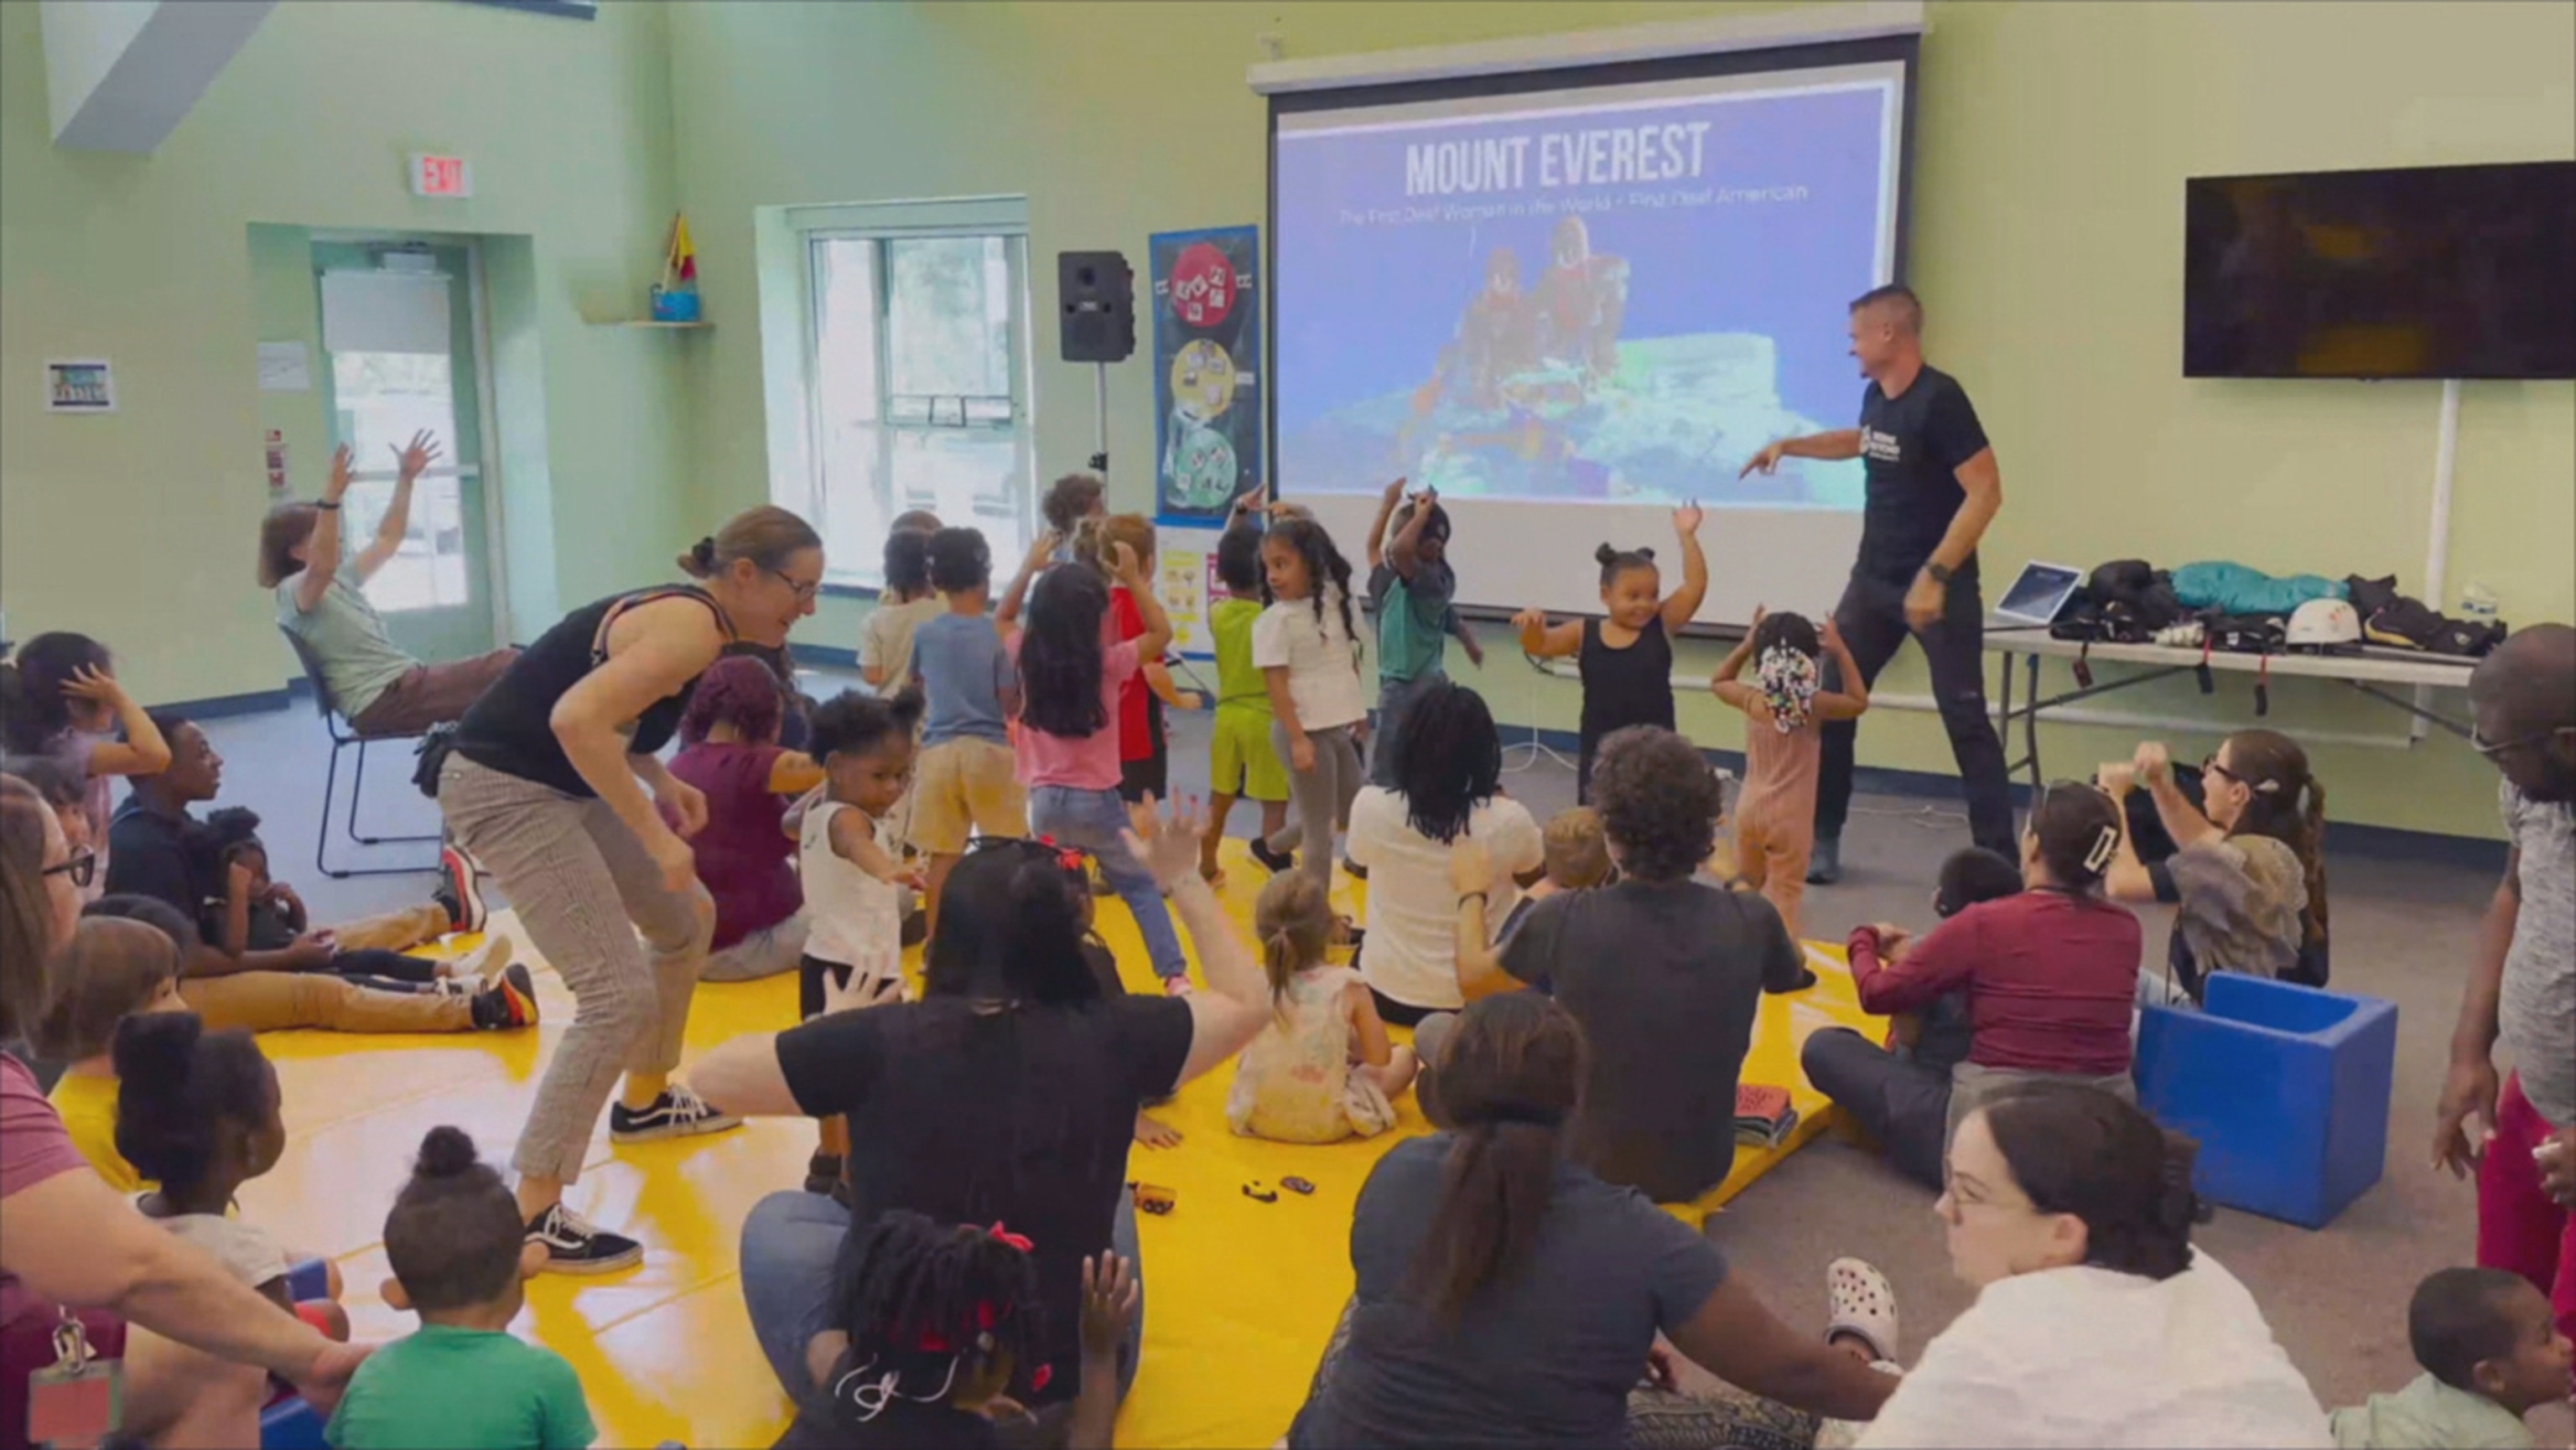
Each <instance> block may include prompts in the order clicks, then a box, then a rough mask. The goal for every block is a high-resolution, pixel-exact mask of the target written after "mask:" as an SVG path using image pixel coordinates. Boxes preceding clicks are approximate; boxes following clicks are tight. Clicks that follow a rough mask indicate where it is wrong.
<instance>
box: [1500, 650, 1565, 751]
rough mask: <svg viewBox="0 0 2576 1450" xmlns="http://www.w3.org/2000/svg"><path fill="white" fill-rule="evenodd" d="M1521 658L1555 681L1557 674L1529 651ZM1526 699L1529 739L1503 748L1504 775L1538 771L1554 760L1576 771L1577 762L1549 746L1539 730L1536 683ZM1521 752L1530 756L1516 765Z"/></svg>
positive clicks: (1532, 667)
mask: <svg viewBox="0 0 2576 1450" xmlns="http://www.w3.org/2000/svg"><path fill="white" fill-rule="evenodd" d="M1521 658H1522V659H1524V660H1527V661H1528V662H1529V667H1530V668H1531V669H1533V670H1536V671H1537V672H1538V673H1539V674H1541V675H1543V676H1546V677H1547V678H1549V679H1554V678H1555V677H1556V676H1555V673H1554V672H1553V671H1551V670H1550V669H1548V667H1547V665H1546V664H1545V663H1544V662H1542V661H1541V660H1540V659H1539V657H1538V656H1536V655H1534V654H1531V653H1530V652H1529V651H1527V650H1523V651H1521ZM1526 698H1527V699H1528V702H1529V719H1530V727H1529V739H1527V740H1522V741H1517V742H1514V743H1512V744H1508V745H1505V746H1504V747H1503V774H1505V775H1519V774H1521V773H1522V772H1524V771H1530V770H1536V769H1538V763H1539V762H1540V761H1542V760H1552V761H1554V762H1556V763H1557V764H1558V765H1560V766H1562V767H1564V768H1565V769H1567V770H1573V769H1575V768H1576V767H1575V762H1573V761H1571V760H1569V759H1567V758H1566V757H1565V756H1564V755H1563V754H1561V753H1560V752H1559V751H1558V750H1557V749H1556V748H1555V747H1554V746H1552V745H1549V744H1548V743H1547V739H1546V736H1545V735H1544V734H1543V733H1542V732H1541V731H1540V730H1539V727H1538V686H1537V685H1536V684H1535V683H1533V684H1532V685H1531V686H1530V687H1529V694H1528V696H1527V697H1526ZM1521 750H1526V751H1528V752H1529V754H1528V756H1527V757H1526V758H1524V759H1522V760H1521V761H1519V762H1518V763H1517V764H1515V763H1514V762H1513V760H1512V754H1513V752H1515V751H1521Z"/></svg>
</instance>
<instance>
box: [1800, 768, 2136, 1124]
mask: <svg viewBox="0 0 2576 1450" xmlns="http://www.w3.org/2000/svg"><path fill="white" fill-rule="evenodd" d="M2119 846H2120V819H2119V808H2118V807H2117V806H2116V805H2114V804H2113V803H2112V800H2111V798H2110V797H2109V796H2108V795H2105V794H2103V793H2102V792H2101V791H2099V790H2097V789H2095V788H2094V787H2092V786H2089V785H2079V784H2075V783H2072V782H2066V781H2060V782H2059V783H2057V784H2055V785H2052V786H2050V787H2049V788H2048V789H2047V790H2046V791H2045V792H2044V793H2042V794H2041V796H2040V798H2039V801H2038V803H2037V804H2036V805H2034V806H2032V808H2031V812H2030V825H2029V827H2028V829H2027V830H2026V831H2025V832H2024V833H2023V835H2022V839H2021V871H2022V883H2023V886H2024V888H2025V889H2024V890H2022V891H2021V892H2020V893H2019V894H2017V895H2013V896H2007V897H2003V898H2001V899H1999V900H1995V901H1987V902H1980V903H1979V904H1977V905H1975V906H1971V907H1969V908H1968V909H1966V910H1965V911H1962V912H1960V913H1959V914H1958V915H1956V916H1953V917H1951V918H1950V919H1949V920H1947V921H1945V922H1943V923H1941V925H1940V926H1938V927H1936V928H1934V929H1933V930H1932V931H1931V932H1930V933H1929V934H1927V935H1926V936H1924V937H1923V938H1922V939H1921V940H1920V941H1917V940H1915V939H1914V938H1913V936H1912V935H1911V934H1910V933H1908V932H1906V931H1905V930H1903V929H1902V928H1899V927H1893V926H1886V925H1880V926H1865V927H1862V928H1861V929H1860V930H1858V931H1855V932H1853V933H1852V935H1851V941H1850V954H1851V972H1852V984H1853V985H1854V986H1855V987H1857V988H1858V989H1859V991H1860V1002H1861V1005H1862V1006H1863V1007H1865V1008H1867V1009H1868V1010H1870V1011H1871V1012H1875V1013H1890V1012H1909V1011H1915V1010H1919V1009H1921V1008H1923V1007H1927V1006H1929V1005H1930V1004H1931V1003H1932V1001H1933V999H1935V998H1937V997H1939V996H1941V995H1942V994H1944V993H1946V992H1952V991H1959V990H1964V991H1965V992H1966V993H1967V997H1968V1021H1969V1027H1970V1032H1971V1039H1970V1045H1969V1048H1968V1057H1967V1060H1966V1061H1964V1062H1962V1063H1960V1064H1959V1065H1958V1066H1956V1067H1955V1068H1953V1069H1951V1074H1950V1105H1949V1113H1948V1115H1947V1118H1946V1120H1945V1121H1944V1122H1943V1125H1942V1145H1943V1146H1946V1145H1947V1143H1948V1141H1949V1135H1950V1134H1951V1133H1953V1132H1955V1131H1957V1129H1958V1126H1959V1120H1960V1119H1961V1118H1963V1117H1965V1116H1967V1115H1968V1113H1969V1112H1971V1111H1973V1110H1974V1109H1976V1108H1977V1107H1978V1106H1979V1105H1980V1104H1982V1103H1983V1102H1984V1101H1985V1100H1986V1099H1987V1098H1988V1097H1990V1096H1992V1095H1993V1094H1994V1093H1995V1092H1996V1091H1997V1090H1999V1089H2001V1088H2003V1087H2006V1086H2009V1085H2011V1084H2013V1083H2017V1082H2025V1081H2029V1080H2032V1079H2053V1080H2065V1081H2073V1082H2081V1083H2086V1084H2089V1085H2091V1086H2093V1087H2098V1088H2102V1089H2104V1090H2105V1091H2108V1092H2111V1093H2114V1094H2116V1095H2118V1096H2119V1097H2121V1098H2123V1099H2126V1100H2128V1101H2131V1102H2135V1101H2136V1100H2137V1089H2136V1087H2135V1085H2134V1084H2133V1083H2131V1081H2130V1079H2129V1061H2130V1049H2131V1046H2132V1039H2131V1027H2130V1022H2131V1017H2132V1011H2133V1008H2134V1007H2135V1005H2136V997H2137V990H2138V961H2139V951H2140V947H2141V943H2142V933H2141V932H2140V931H2139V928H2138V919H2137V917H2135V916H2133V915H2131V914H2130V913H2129V911H2128V909H2127V908H2126V907H2122V906H2116V905H2113V904H2112V903H2111V902H2109V901H2106V900H2104V899H2103V898H2102V873H2103V871H2104V870H2106V869H2107V868H2108V867H2109V866H2110V864H2111V861H2112V859H2113V857H2114V856H2115V855H2116V854H2117V852H2118V850H2119ZM1927 1126H1928V1124H1927Z"/></svg>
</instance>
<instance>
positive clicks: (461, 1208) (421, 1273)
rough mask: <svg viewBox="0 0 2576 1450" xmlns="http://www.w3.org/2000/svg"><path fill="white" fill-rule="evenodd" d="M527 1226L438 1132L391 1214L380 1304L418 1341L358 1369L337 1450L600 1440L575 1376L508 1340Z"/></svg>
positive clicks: (562, 1449) (334, 1440)
mask: <svg viewBox="0 0 2576 1450" xmlns="http://www.w3.org/2000/svg"><path fill="white" fill-rule="evenodd" d="M526 1233H527V1226H526V1225H525V1224H523V1223H521V1222H520V1220H519V1205H518V1201H517V1200H516V1199H515V1198H514V1197H512V1195H511V1193H510V1190H509V1187H508V1186H507V1185H505V1184H504V1183H502V1182H501V1175H500V1174H498V1173H495V1172H493V1171H492V1169H491V1167H490V1166H489V1165H487V1164H484V1163H482V1162H479V1161H477V1160H476V1158H475V1156H474V1140H473V1139H471V1138H468V1137H467V1136H465V1134H464V1133H463V1132H462V1131H460V1130H458V1129H455V1128H432V1129H430V1130H429V1135H428V1136H427V1137H425V1138H423V1139H422V1140H421V1144H420V1161H419V1162H418V1163H417V1164H416V1165H414V1167H413V1169H412V1175H411V1181H410V1182H409V1183H407V1184H405V1185H403V1191H402V1194H401V1196H399V1197H397V1198H396V1199H395V1200H394V1208H393V1212H392V1213H390V1214H388V1215H387V1216H386V1218H385V1258H386V1259H387V1261H389V1262H390V1263H391V1264H392V1265H393V1270H394V1276H393V1278H392V1279H390V1280H388V1281H386V1284H385V1288H384V1295H385V1302H386V1303H388V1304H390V1305H392V1306H393V1307H394V1308H396V1309H405V1310H411V1311H414V1312H416V1313H418V1314H419V1315H420V1319H421V1325H420V1332H419V1333H417V1334H414V1335H412V1336H411V1337H410V1338H408V1339H404V1340H399V1341H396V1342H395V1343H392V1344H388V1345H386V1346H385V1347H384V1348H382V1349H380V1350H377V1351H376V1352H375V1353H374V1354H373V1355H372V1356H370V1357H369V1358H368V1360H367V1362H366V1363H365V1364H363V1365H360V1366H359V1367H358V1372H357V1374H356V1375H354V1376H352V1377H351V1379H350V1381H349V1391H348V1393H347V1394H346V1395H344V1396H342V1397H341V1400H340V1408H339V1410H338V1411H337V1412H336V1413H334V1414H333V1415H332V1416H331V1426H330V1429H329V1430H328V1431H327V1432H326V1434H327V1437H328V1439H329V1440H330V1442H331V1444H332V1445H333V1446H335V1447H337V1450H585V1447H587V1446H588V1445H589V1444H590V1442H591V1441H592V1440H594V1439H596V1438H597V1437H598V1434H599V1430H598V1428H597V1427H596V1426H594V1425H593V1424H592V1423H591V1419H590V1406H589V1404H588V1403H587V1402H586V1401H585V1400H584V1399H583V1397H582V1392H581V1378H580V1376H578V1375H576V1374H574V1373H573V1368H572V1365H571V1364H570V1363H569V1362H568V1361H566V1360H565V1359H564V1357H563V1356H562V1355H560V1354H557V1353H555V1352H554V1351H553V1350H551V1349H541V1348H539V1347H538V1346H536V1345H533V1344H527V1343H524V1342H522V1341H520V1340H518V1339H516V1338H513V1337H512V1336H511V1334H510V1327H509V1326H510V1321H511V1319H513V1318H514V1317H516V1316H517V1314H518V1312H519V1305H520V1303H521V1302H522V1300H523V1299H524V1297H525V1295H524V1294H523V1292H522V1286H523V1284H524V1283H525V1278H526V1274H525V1271H524V1270H523V1269H522V1268H521V1267H520V1252H521V1243H522V1241H523V1239H524V1238H525V1236H526Z"/></svg>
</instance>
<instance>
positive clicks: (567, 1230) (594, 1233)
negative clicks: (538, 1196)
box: [528, 1203, 644, 1274]
mask: <svg viewBox="0 0 2576 1450" xmlns="http://www.w3.org/2000/svg"><path fill="white" fill-rule="evenodd" d="M528 1242H530V1243H535V1244H543V1245H545V1248H546V1265H545V1271H546V1272H547V1273H550V1274H613V1273H615V1272H616V1271H618V1270H619V1269H628V1268H633V1267H634V1266H635V1265H637V1264H640V1263H642V1262H644V1246H643V1245H642V1244H639V1243H637V1242H636V1241H635V1240H633V1239H630V1238H628V1237H627V1236H626V1235H624V1234H613V1233H610V1232H609V1231H608V1230H606V1229H604V1228H601V1227H600V1226H598V1225H597V1224H594V1223H592V1222H591V1221H590V1220H589V1219H586V1218H583V1217H582V1216H581V1215H580V1214H577V1213H575V1212H573V1211H572V1210H571V1209H569V1208H566V1207H564V1206H563V1205H562V1204H560V1203H558V1204H556V1205H555V1206H554V1207H552V1208H549V1209H547V1210H546V1211H545V1212H543V1213H541V1214H538V1215H537V1216H536V1217H535V1218H533V1219H530V1220H529V1221H528Z"/></svg>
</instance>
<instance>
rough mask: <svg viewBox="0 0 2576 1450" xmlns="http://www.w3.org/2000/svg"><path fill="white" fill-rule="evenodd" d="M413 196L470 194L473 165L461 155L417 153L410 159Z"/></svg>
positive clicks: (459, 195)
mask: <svg viewBox="0 0 2576 1450" xmlns="http://www.w3.org/2000/svg"><path fill="white" fill-rule="evenodd" d="M411 194H412V195H414V196H457V197H462V196H472V195H473V194H474V167H473V165H472V163H470V162H468V161H467V160H466V159H465V158H464V157H462V156H431V155H428V154H426V153H423V154H418V155H415V156H413V157H412V159H411Z"/></svg>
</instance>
